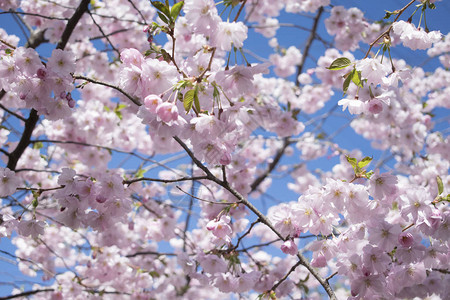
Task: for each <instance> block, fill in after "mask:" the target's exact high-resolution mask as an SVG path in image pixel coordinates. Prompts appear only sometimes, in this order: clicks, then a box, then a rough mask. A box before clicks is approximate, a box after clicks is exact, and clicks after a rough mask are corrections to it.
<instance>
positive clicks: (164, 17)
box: [157, 11, 170, 24]
mask: <svg viewBox="0 0 450 300" xmlns="http://www.w3.org/2000/svg"><path fill="white" fill-rule="evenodd" d="M157 13H158V16H159V17H160V18H161V20H162V21H163V22H164V23H166V24H170V22H169V20H168V19H167V17H166V16H165V15H164V14H163V13H161V12H159V11H157Z"/></svg>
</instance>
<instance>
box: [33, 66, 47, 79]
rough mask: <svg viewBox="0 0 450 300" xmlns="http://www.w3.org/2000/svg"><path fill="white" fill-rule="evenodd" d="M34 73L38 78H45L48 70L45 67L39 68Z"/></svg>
mask: <svg viewBox="0 0 450 300" xmlns="http://www.w3.org/2000/svg"><path fill="white" fill-rule="evenodd" d="M36 75H37V77H38V78H39V79H45V78H47V75H48V72H47V69H45V68H39V69H38V70H37V72H36Z"/></svg>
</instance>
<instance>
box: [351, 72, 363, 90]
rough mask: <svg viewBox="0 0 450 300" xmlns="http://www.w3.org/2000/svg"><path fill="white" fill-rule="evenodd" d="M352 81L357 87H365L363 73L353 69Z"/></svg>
mask: <svg viewBox="0 0 450 300" xmlns="http://www.w3.org/2000/svg"><path fill="white" fill-rule="evenodd" d="M352 81H353V83H354V84H356V85H357V86H359V87H363V85H362V81H361V71H356V69H353V76H352Z"/></svg>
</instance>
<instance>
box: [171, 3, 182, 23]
mask: <svg viewBox="0 0 450 300" xmlns="http://www.w3.org/2000/svg"><path fill="white" fill-rule="evenodd" d="M183 5H184V1H180V2H178V3H175V5H174V6H172V8H171V9H170V16H171V17H172V19H173V20H174V21H175V20H176V19H177V17H178V15H179V14H180V11H181V8H182V7H183Z"/></svg>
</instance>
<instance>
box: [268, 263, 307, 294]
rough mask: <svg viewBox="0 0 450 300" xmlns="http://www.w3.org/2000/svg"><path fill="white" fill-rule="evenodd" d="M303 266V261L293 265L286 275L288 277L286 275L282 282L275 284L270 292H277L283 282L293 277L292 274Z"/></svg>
mask: <svg viewBox="0 0 450 300" xmlns="http://www.w3.org/2000/svg"><path fill="white" fill-rule="evenodd" d="M301 264H302V262H301V261H298V262H297V263H296V264H295V265H293V266H292V267H291V269H290V270H289V271H288V272H287V273H286V275H284V276H283V278H281V279H280V280H278V282H277V283H275V284H274V285H273V287H272V288H271V289H270V290H271V291H275V290H276V289H277V287H278V286H279V285H280V284H282V283H283V281H285V280H286V279H287V278H288V277H289V275H291V273H292V272H294V271H295V269H296V268H297V267H298V266H299V265H301Z"/></svg>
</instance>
